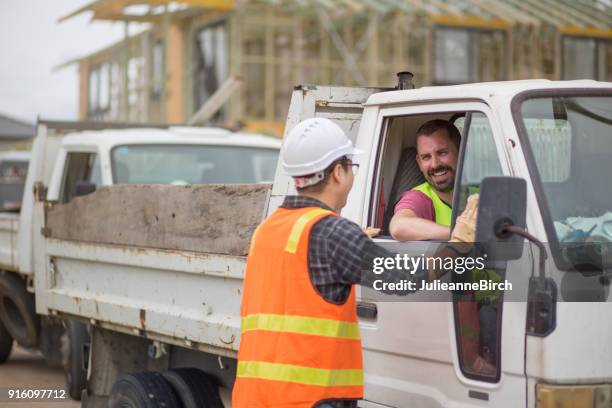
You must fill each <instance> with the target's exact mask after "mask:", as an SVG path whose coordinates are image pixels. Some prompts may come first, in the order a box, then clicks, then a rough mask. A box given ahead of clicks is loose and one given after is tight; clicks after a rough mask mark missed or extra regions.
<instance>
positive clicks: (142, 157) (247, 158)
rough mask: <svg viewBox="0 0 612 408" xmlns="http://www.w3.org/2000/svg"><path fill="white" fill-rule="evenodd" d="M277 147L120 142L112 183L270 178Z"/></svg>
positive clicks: (236, 181)
mask: <svg viewBox="0 0 612 408" xmlns="http://www.w3.org/2000/svg"><path fill="white" fill-rule="evenodd" d="M277 159H278V150H275V149H266V148H254V147H241V146H211V145H190V144H180V145H178V144H177V145H141V144H135V145H123V146H117V147H115V148H114V149H113V150H112V153H111V161H112V167H113V182H114V183H115V184H178V185H181V184H243V183H244V184H248V183H267V182H272V180H273V179H274V172H275V171H276V161H277Z"/></svg>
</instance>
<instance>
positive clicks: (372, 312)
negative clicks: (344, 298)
mask: <svg viewBox="0 0 612 408" xmlns="http://www.w3.org/2000/svg"><path fill="white" fill-rule="evenodd" d="M357 316H359V317H362V318H364V319H376V317H378V306H376V303H370V302H357Z"/></svg>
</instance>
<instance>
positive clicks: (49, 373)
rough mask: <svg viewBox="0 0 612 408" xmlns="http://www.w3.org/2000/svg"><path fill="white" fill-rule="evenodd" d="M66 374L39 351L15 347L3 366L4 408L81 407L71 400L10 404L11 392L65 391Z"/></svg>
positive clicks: (0, 383) (0, 400)
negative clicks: (33, 390)
mask: <svg viewBox="0 0 612 408" xmlns="http://www.w3.org/2000/svg"><path fill="white" fill-rule="evenodd" d="M63 388H64V372H63V371H62V369H61V368H52V367H49V366H48V365H47V364H46V363H45V360H44V359H43V357H42V355H41V354H40V353H39V352H38V351H30V350H25V349H23V348H21V347H15V348H14V349H13V352H12V353H11V357H10V358H9V360H8V361H7V362H6V363H4V364H2V365H0V393H1V394H2V395H0V408H77V407H80V406H81V404H80V403H79V402H77V401H73V400H71V399H69V398H67V399H62V400H57V401H50V400H46V401H41V402H34V401H33V400H22V401H18V402H9V400H8V398H7V393H8V390H9V389H10V390H17V389H20V390H24V389H41V390H42V389H46V390H49V389H50V390H62V389H63Z"/></svg>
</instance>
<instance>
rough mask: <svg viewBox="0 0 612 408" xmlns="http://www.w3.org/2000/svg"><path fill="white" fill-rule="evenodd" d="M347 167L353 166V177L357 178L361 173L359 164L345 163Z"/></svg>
mask: <svg viewBox="0 0 612 408" xmlns="http://www.w3.org/2000/svg"><path fill="white" fill-rule="evenodd" d="M344 164H345V165H346V166H351V169H352V171H353V176H356V175H357V173H359V163H344Z"/></svg>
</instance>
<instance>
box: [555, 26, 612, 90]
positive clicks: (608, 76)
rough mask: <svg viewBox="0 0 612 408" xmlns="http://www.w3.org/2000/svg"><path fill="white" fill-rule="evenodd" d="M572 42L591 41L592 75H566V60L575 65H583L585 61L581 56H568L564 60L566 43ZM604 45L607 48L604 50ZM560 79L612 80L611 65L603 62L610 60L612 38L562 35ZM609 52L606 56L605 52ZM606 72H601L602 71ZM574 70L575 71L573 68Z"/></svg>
mask: <svg viewBox="0 0 612 408" xmlns="http://www.w3.org/2000/svg"><path fill="white" fill-rule="evenodd" d="M570 41H573V42H576V43H577V42H581V41H584V42H587V41H588V42H592V43H593V45H594V47H593V55H592V58H593V66H592V75H591V76H587V77H581V78H575V77H574V76H568V71H569V69H568V68H569V67H568V65H567V63H568V62H570V61H571V62H572V63H574V64H577V65H584V64H585V61H584V59H582V58H569V59H567V60H566V56H567V53H568V49H567V47H568V43H569V42H570ZM606 47H608V50H607V51H606ZM560 48H561V79H562V80H573V79H594V80H596V81H610V80H612V65H608V64H606V63H605V60H606V59H608V60H612V39H607V38H599V37H586V36H577V35H563V36H562V37H561V47H560ZM608 53H609V54H611V56H608V55H606V54H608ZM604 70H605V71H606V72H602V71H604ZM574 71H576V70H575V69H574Z"/></svg>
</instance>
